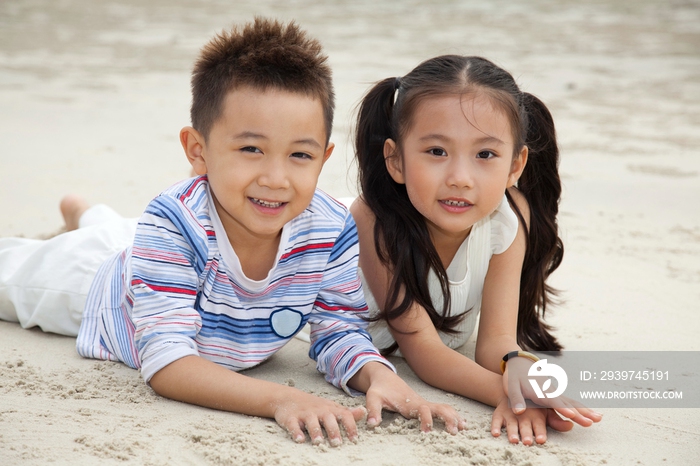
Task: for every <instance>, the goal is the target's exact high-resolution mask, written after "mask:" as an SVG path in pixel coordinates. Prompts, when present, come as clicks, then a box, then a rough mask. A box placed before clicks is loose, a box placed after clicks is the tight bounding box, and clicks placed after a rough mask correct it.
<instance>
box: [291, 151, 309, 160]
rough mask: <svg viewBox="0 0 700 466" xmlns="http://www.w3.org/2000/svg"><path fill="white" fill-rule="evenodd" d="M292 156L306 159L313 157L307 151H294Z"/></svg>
mask: <svg viewBox="0 0 700 466" xmlns="http://www.w3.org/2000/svg"><path fill="white" fill-rule="evenodd" d="M291 156H292V157H294V158H297V159H306V160H311V159H312V158H313V157H311V155H309V154H307V153H306V152H294V153H293V154H292V155H291Z"/></svg>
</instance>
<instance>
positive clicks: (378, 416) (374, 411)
mask: <svg viewBox="0 0 700 466" xmlns="http://www.w3.org/2000/svg"><path fill="white" fill-rule="evenodd" d="M381 423H382V400H381V399H380V398H379V396H377V395H370V394H367V427H369V428H370V429H373V428H375V427H377V426H378V425H379V424H381Z"/></svg>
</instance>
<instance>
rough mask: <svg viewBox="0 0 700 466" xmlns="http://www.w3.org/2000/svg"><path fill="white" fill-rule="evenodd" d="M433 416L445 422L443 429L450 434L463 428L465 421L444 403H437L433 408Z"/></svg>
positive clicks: (454, 433)
mask: <svg viewBox="0 0 700 466" xmlns="http://www.w3.org/2000/svg"><path fill="white" fill-rule="evenodd" d="M433 416H434V417H437V418H439V419H442V421H443V422H444V423H445V430H446V431H447V432H449V433H450V434H452V435H456V434H457V433H458V432H459V431H460V430H464V429H465V427H466V425H467V423H466V422H464V419H462V417H461V416H460V415H459V414H458V413H457V412H456V411H455V410H454V409H452V408H450V407H449V406H444V405H437V407H436V408H435V409H434V410H433Z"/></svg>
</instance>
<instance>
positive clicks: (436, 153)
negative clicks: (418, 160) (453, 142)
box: [428, 147, 447, 157]
mask: <svg viewBox="0 0 700 466" xmlns="http://www.w3.org/2000/svg"><path fill="white" fill-rule="evenodd" d="M428 152H429V153H430V154H431V155H434V156H436V157H444V156H446V155H447V152H445V150H444V149H440V148H438V147H435V148H433V149H430V150H428Z"/></svg>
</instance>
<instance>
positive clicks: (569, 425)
mask: <svg viewBox="0 0 700 466" xmlns="http://www.w3.org/2000/svg"><path fill="white" fill-rule="evenodd" d="M547 425H548V426H549V427H551V428H552V429H554V430H558V431H559V432H568V431H570V430H571V429H573V428H574V423H573V422H571V421H567V420H565V419H562V418H561V417H559V414H557V412H556V411H555V410H553V409H548V410H547Z"/></svg>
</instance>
